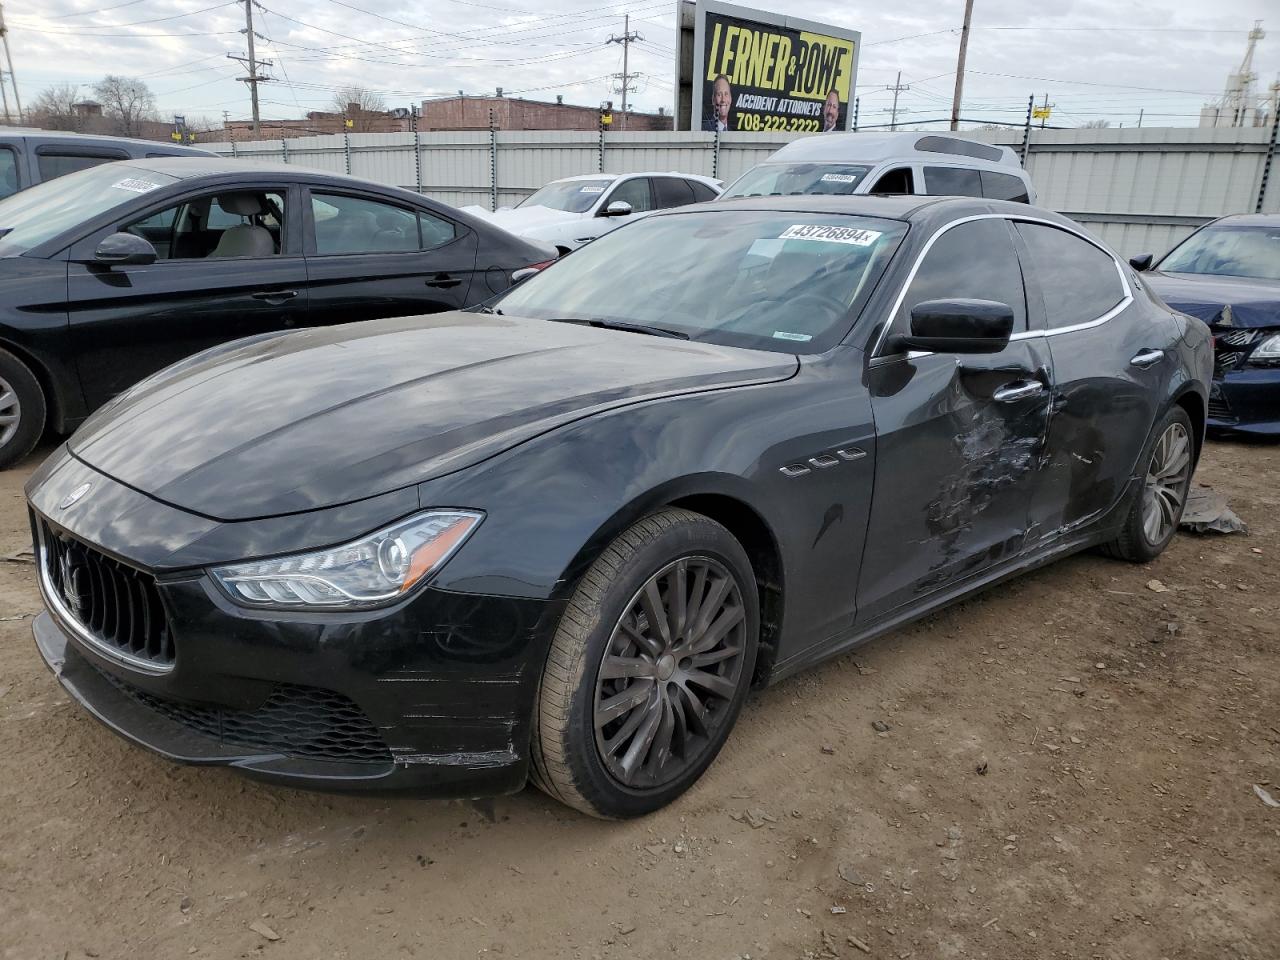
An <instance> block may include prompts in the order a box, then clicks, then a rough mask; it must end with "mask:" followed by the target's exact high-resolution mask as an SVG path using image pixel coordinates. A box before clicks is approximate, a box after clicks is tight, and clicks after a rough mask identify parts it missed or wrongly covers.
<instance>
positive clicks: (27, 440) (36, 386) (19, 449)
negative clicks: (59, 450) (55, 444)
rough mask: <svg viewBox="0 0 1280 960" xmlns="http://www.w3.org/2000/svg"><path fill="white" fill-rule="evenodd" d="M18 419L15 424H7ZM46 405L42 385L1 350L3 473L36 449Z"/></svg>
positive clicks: (0, 457)
mask: <svg viewBox="0 0 1280 960" xmlns="http://www.w3.org/2000/svg"><path fill="white" fill-rule="evenodd" d="M13 415H16V416H17V421H16V422H14V423H10V422H5V421H6V418H7V417H8V416H13ZM44 419H45V401H44V391H43V390H41V389H40V381H39V380H37V379H36V376H35V374H34V373H32V372H31V371H30V370H29V369H28V368H27V365H26V364H24V363H23V362H22V361H21V360H19V359H18V358H17V357H15V356H14V355H13V354H12V353H10V352H9V351H8V350H0V470H3V469H5V468H6V467H10V466H12V465H13V464H15V463H17V462H18V461H19V460H21V459H22V458H23V457H25V456H26V455H27V454H28V453H30V452H31V451H32V449H34V448H35V445H36V444H37V443H38V442H39V440H40V435H41V434H42V433H44Z"/></svg>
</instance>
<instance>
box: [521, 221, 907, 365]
mask: <svg viewBox="0 0 1280 960" xmlns="http://www.w3.org/2000/svg"><path fill="white" fill-rule="evenodd" d="M906 231H907V225H906V224H905V223H903V222H901V221H897V220H880V219H873V218H870V217H852V216H841V215H839V214H814V213H795V212H791V213H786V212H777V211H772V210H767V211H757V210H749V211H748V210H732V209H730V210H713V211H697V212H693V211H691V212H687V213H679V214H669V215H662V216H657V217H649V218H646V219H644V220H638V221H636V222H634V223H631V224H628V225H627V226H625V227H622V228H620V229H618V230H615V231H613V232H612V233H607V234H605V235H604V236H603V237H601V238H599V239H598V240H593V241H592V242H591V243H589V244H587V245H586V246H583V247H581V248H579V249H578V250H576V251H574V253H573V254H572V255H571V256H568V257H565V258H564V259H563V260H562V261H560V262H558V263H556V264H554V265H552V266H551V267H549V268H548V269H546V270H544V271H543V272H542V273H540V274H537V275H536V276H533V277H530V278H529V279H528V280H526V281H525V282H524V283H522V284H521V285H520V286H517V287H515V288H514V289H512V290H511V292H510V293H508V294H507V295H505V296H504V297H503V298H501V299H500V300H498V301H497V308H498V309H499V310H501V311H502V312H503V313H506V314H513V315H518V316H526V317H537V318H541V319H559V320H578V321H580V322H589V321H598V322H603V323H606V324H607V323H615V324H632V325H639V326H644V327H649V328H658V329H661V330H665V331H671V332H674V333H675V334H676V335H679V336H685V337H688V338H689V339H690V340H705V341H708V342H710V343H720V344H727V345H730V346H742V347H752V348H755V349H763V350H774V351H778V352H784V353H817V352H819V351H822V350H825V349H827V348H828V347H830V346H832V345H834V344H835V343H838V342H839V340H840V338H841V337H843V336H844V335H845V333H846V332H848V330H849V328H850V326H851V325H852V323H853V321H854V320H855V319H856V318H857V316H858V314H859V312H860V311H861V309H862V307H863V305H864V304H865V303H866V300H867V298H868V297H869V296H870V295H871V291H872V290H873V289H874V287H875V284H876V281H877V280H879V278H880V275H881V274H882V273H883V272H884V269H885V266H886V265H887V264H888V262H889V258H890V257H891V256H892V255H893V252H894V250H896V249H897V247H898V245H899V243H900V242H901V240H902V237H903V236H904V235H905V234H906Z"/></svg>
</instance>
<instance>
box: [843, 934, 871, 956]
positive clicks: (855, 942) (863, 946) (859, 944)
mask: <svg viewBox="0 0 1280 960" xmlns="http://www.w3.org/2000/svg"><path fill="white" fill-rule="evenodd" d="M845 939H846V940H847V941H848V943H849V946H851V947H856V948H857V949H859V950H861V951H862V952H863V953H870V952H871V947H870V946H868V945H867V943H866V942H865V941H863V940H859V939H858V938H857V937H855V936H854V935H853V934H849V936H848V937H846V938H845Z"/></svg>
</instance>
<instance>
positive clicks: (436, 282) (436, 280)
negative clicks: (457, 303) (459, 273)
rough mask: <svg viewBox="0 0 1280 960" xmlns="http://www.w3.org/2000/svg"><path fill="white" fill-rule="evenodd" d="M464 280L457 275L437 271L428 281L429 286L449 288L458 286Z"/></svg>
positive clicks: (442, 288)
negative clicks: (452, 275)
mask: <svg viewBox="0 0 1280 960" xmlns="http://www.w3.org/2000/svg"><path fill="white" fill-rule="evenodd" d="M461 282H462V281H461V280H459V279H458V278H457V277H451V276H449V275H448V274H447V273H437V274H436V275H435V276H434V277H432V278H431V279H430V280H428V281H427V286H428V287H438V288H439V289H441V290H448V289H450V288H451V287H456V286H457V285H458V284H460V283H461Z"/></svg>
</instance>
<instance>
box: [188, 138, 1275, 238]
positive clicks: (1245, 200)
mask: <svg viewBox="0 0 1280 960" xmlns="http://www.w3.org/2000/svg"><path fill="white" fill-rule="evenodd" d="M964 136H968V137H972V138H974V139H980V140H985V141H987V142H990V143H999V144H1004V145H1007V146H1010V147H1012V148H1013V149H1014V150H1015V151H1018V150H1020V149H1021V146H1022V140H1023V131H1021V130H1016V129H1013V130H997V131H986V130H983V131H971V132H967V133H965V134H964ZM1269 137H1270V130H1267V129H1262V128H1246V129H1204V130H1201V129H1172V128H1162V127H1149V128H1140V129H1139V128H1135V129H1103V130H1039V129H1034V130H1032V133H1031V144H1030V154H1029V156H1028V160H1027V170H1028V172H1029V173H1030V174H1031V178H1032V180H1033V181H1034V183H1035V185H1036V189H1037V190H1038V191H1039V195H1040V203H1041V205H1043V206H1046V207H1049V208H1051V209H1054V210H1060V211H1062V212H1063V213H1066V214H1068V215H1070V216H1073V217H1075V218H1076V219H1077V220H1079V221H1080V222H1081V223H1084V224H1086V225H1087V226H1088V227H1089V228H1090V229H1091V230H1093V231H1094V232H1095V233H1097V234H1098V235H1100V236H1101V237H1102V238H1103V239H1104V240H1106V241H1107V242H1108V243H1110V244H1112V245H1113V246H1114V247H1115V248H1116V249H1117V250H1118V251H1119V252H1121V253H1125V254H1131V253H1143V252H1155V253H1161V252H1163V251H1164V250H1166V249H1168V248H1169V247H1170V246H1172V245H1173V244H1174V243H1176V242H1177V241H1178V240H1180V239H1182V238H1183V237H1184V236H1186V235H1187V234H1188V233H1190V232H1191V231H1192V230H1193V229H1194V228H1195V227H1196V226H1197V225H1199V224H1200V223H1203V222H1205V221H1206V220H1208V219H1211V218H1213V217H1218V216H1222V215H1223V214H1227V213H1251V212H1253V209H1254V205H1255V203H1256V201H1257V194H1258V185H1259V183H1260V180H1261V176H1262V168H1263V164H1264V162H1265V160H1266V156H1267V144H1268V140H1269ZM495 139H496V142H497V157H496V160H497V162H496V176H497V194H498V202H499V205H503V204H513V203H518V202H519V201H520V200H521V199H523V198H524V197H527V196H528V195H529V194H531V193H533V191H535V190H536V189H538V187H540V186H542V185H543V184H545V183H547V182H549V181H551V180H556V179H559V178H560V177H568V176H576V175H579V174H589V173H596V172H598V171H599V170H600V166H601V152H600V151H601V136H600V134H598V133H596V132H593V131H571V130H524V131H498V132H497V134H496V137H495ZM792 139H794V138H793V137H791V136H789V135H787V134H746V133H727V134H721V135H720V137H719V139H718V140H717V138H716V136H715V134H711V133H703V132H700V131H695V132H669V131H668V132H643V133H642V132H636V133H619V132H608V133H606V134H605V135H604V137H603V150H604V155H603V163H604V170H605V171H606V172H609V173H632V172H639V171H644V170H677V171H680V172H683V173H698V174H703V175H706V176H711V175H714V176H717V177H719V178H720V179H721V180H724V181H725V182H726V183H729V182H731V181H733V180H735V179H736V178H737V177H738V176H740V175H741V174H742V173H743V172H745V171H746V170H748V169H750V168H751V167H752V166H754V165H755V164H757V163H759V162H761V161H762V160H764V159H766V158H767V157H768V156H769V155H770V154H771V153H773V151H775V150H777V149H778V148H779V147H780V146H782V145H783V144H785V143H787V142H789V141H790V140H792ZM420 140H421V158H422V189H423V192H424V193H426V194H428V195H430V196H432V197H435V198H436V199H438V200H442V201H444V202H446V203H452V204H455V205H467V204H478V205H480V206H483V207H485V208H488V206H489V204H490V201H491V197H492V187H493V183H492V179H491V178H492V176H493V171H492V170H491V156H492V155H491V152H490V133H489V131H487V130H479V131H456V132H454V131H450V132H432V133H423V134H420ZM204 146H205V147H206V149H210V150H214V151H216V152H219V153H224V154H230V153H231V152H232V145H231V144H229V143H216V144H207V145H204ZM348 147H349V155H350V163H351V172H352V174H353V175H354V176H359V177H366V178H368V179H370V180H376V181H378V182H381V183H391V184H395V185H397V186H402V187H408V188H409V189H415V188H416V185H417V184H416V178H415V172H414V163H413V134H410V133H373V134H351V135H349V138H347V139H344V138H343V136H342V135H341V134H335V135H328V136H319V137H302V138H298V139H292V140H289V141H288V143H287V146H286V145H285V144H283V143H282V141H279V140H266V141H259V142H255V143H242V144H236V145H235V152H236V154H237V155H238V156H239V157H241V158H244V159H257V160H273V161H278V160H281V159H284V158H285V154H286V153H287V159H288V161H289V162H290V163H296V164H298V165H300V166H308V167H315V168H317V169H321V170H329V171H332V172H335V173H342V172H344V171H345V170H346V168H347V157H348ZM1264 209H1265V210H1266V211H1267V212H1280V156H1278V157H1277V158H1276V159H1275V161H1273V171H1272V176H1271V183H1270V188H1269V191H1268V195H1267V197H1266V203H1265V204H1264Z"/></svg>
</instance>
